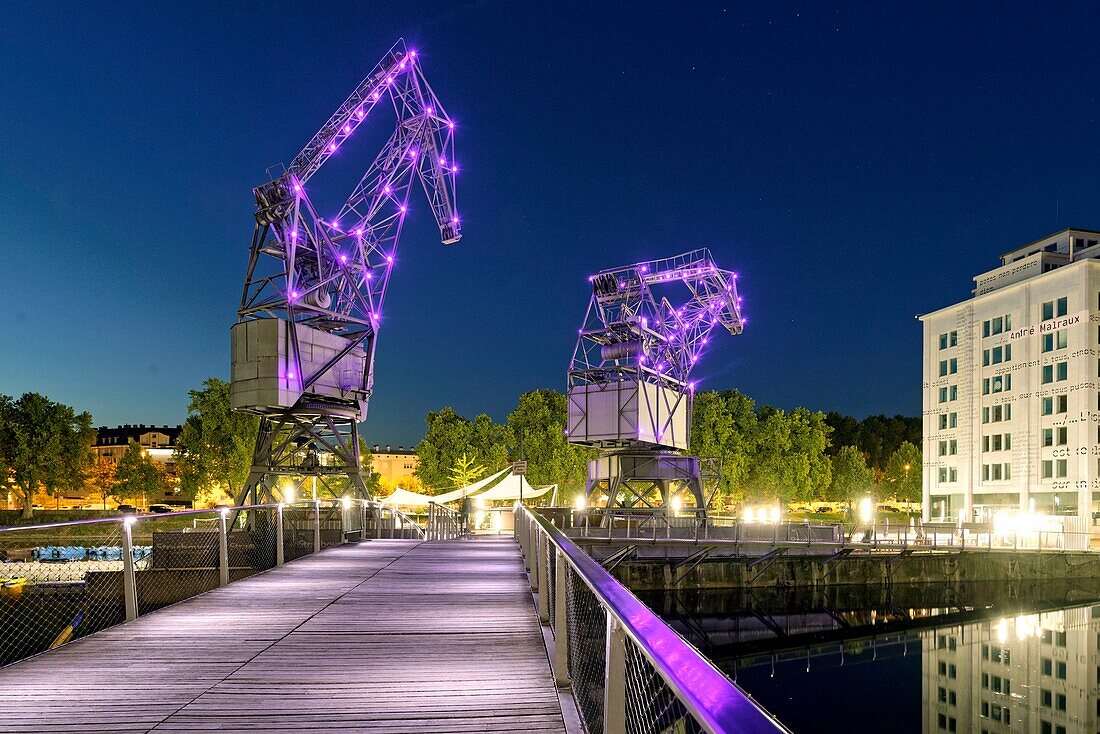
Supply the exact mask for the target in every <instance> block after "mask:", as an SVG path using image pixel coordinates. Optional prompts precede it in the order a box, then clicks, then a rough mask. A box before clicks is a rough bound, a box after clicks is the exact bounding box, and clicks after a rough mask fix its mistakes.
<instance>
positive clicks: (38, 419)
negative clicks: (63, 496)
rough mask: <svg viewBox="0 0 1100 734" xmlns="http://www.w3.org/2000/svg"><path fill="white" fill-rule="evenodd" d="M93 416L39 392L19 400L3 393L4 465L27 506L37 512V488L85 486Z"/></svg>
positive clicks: (29, 512)
mask: <svg viewBox="0 0 1100 734" xmlns="http://www.w3.org/2000/svg"><path fill="white" fill-rule="evenodd" d="M91 425H92V416H91V415H90V414H88V413H77V412H76V411H75V410H73V409H72V408H71V407H69V406H68V405H63V404H61V403H55V402H53V401H51V400H49V399H48V398H46V397H45V396H43V395H39V394H38V393H24V394H23V395H22V396H21V397H20V398H19V399H18V400H12V399H11V398H10V397H8V396H6V395H0V471H3V472H4V473H5V474H6V475H8V476H10V477H11V479H12V481H13V483H14V485H13V486H14V488H15V494H16V495H18V496H19V499H20V502H21V504H22V506H23V512H22V515H21V517H22V518H23V519H24V520H29V519H31V518H32V517H33V514H34V493H35V492H37V491H39V490H43V491H46V492H49V493H51V494H52V493H54V492H58V491H61V490H64V489H71V488H75V487H79V486H82V485H83V483H84V479H85V477H84V473H85V471H86V469H87V468H88V466H89V465H90V463H91V458H92V455H91V445H92V443H93V442H94V441H95V431H93V430H92V428H91Z"/></svg>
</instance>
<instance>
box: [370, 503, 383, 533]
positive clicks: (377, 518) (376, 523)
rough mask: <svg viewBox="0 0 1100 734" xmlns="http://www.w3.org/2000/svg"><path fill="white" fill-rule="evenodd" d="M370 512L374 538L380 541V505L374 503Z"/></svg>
mask: <svg viewBox="0 0 1100 734" xmlns="http://www.w3.org/2000/svg"><path fill="white" fill-rule="evenodd" d="M371 512H372V513H373V514H374V537H375V538H377V539H378V540H381V539H382V505H381V504H379V503H375V504H374V505H373V507H372V510H371Z"/></svg>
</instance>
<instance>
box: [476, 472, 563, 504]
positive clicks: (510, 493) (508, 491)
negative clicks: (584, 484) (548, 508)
mask: <svg viewBox="0 0 1100 734" xmlns="http://www.w3.org/2000/svg"><path fill="white" fill-rule="evenodd" d="M557 488H558V485H556V484H551V485H549V486H547V487H539V488H538V489H535V488H534V487H532V486H531V485H530V484H528V483H527V477H525V476H522V475H518V474H510V475H509V476H507V477H505V478H504V479H502V480H501V481H500V482H499V483H498V484H497V485H496V486H495V487H493V488H492V489H488V490H486V491H484V492H482V493H481V494H479V495H477V499H479V500H483V501H486V502H490V501H494V500H518V499H519V498H520V491H521V490H522V492H523V499H525V500H527V499H534V498H536V497H541V496H543V495H544V494H546V493H547V492H552V491H554V490H555V489H557Z"/></svg>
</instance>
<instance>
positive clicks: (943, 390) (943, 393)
mask: <svg viewBox="0 0 1100 734" xmlns="http://www.w3.org/2000/svg"><path fill="white" fill-rule="evenodd" d="M1043 369H1046V367H1044V368H1043ZM940 402H941V403H946V402H947V388H946V387H941V388H940Z"/></svg>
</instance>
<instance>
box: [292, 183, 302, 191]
mask: <svg viewBox="0 0 1100 734" xmlns="http://www.w3.org/2000/svg"><path fill="white" fill-rule="evenodd" d="M294 190H295V191H301V190H302V185H301V184H294Z"/></svg>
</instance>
